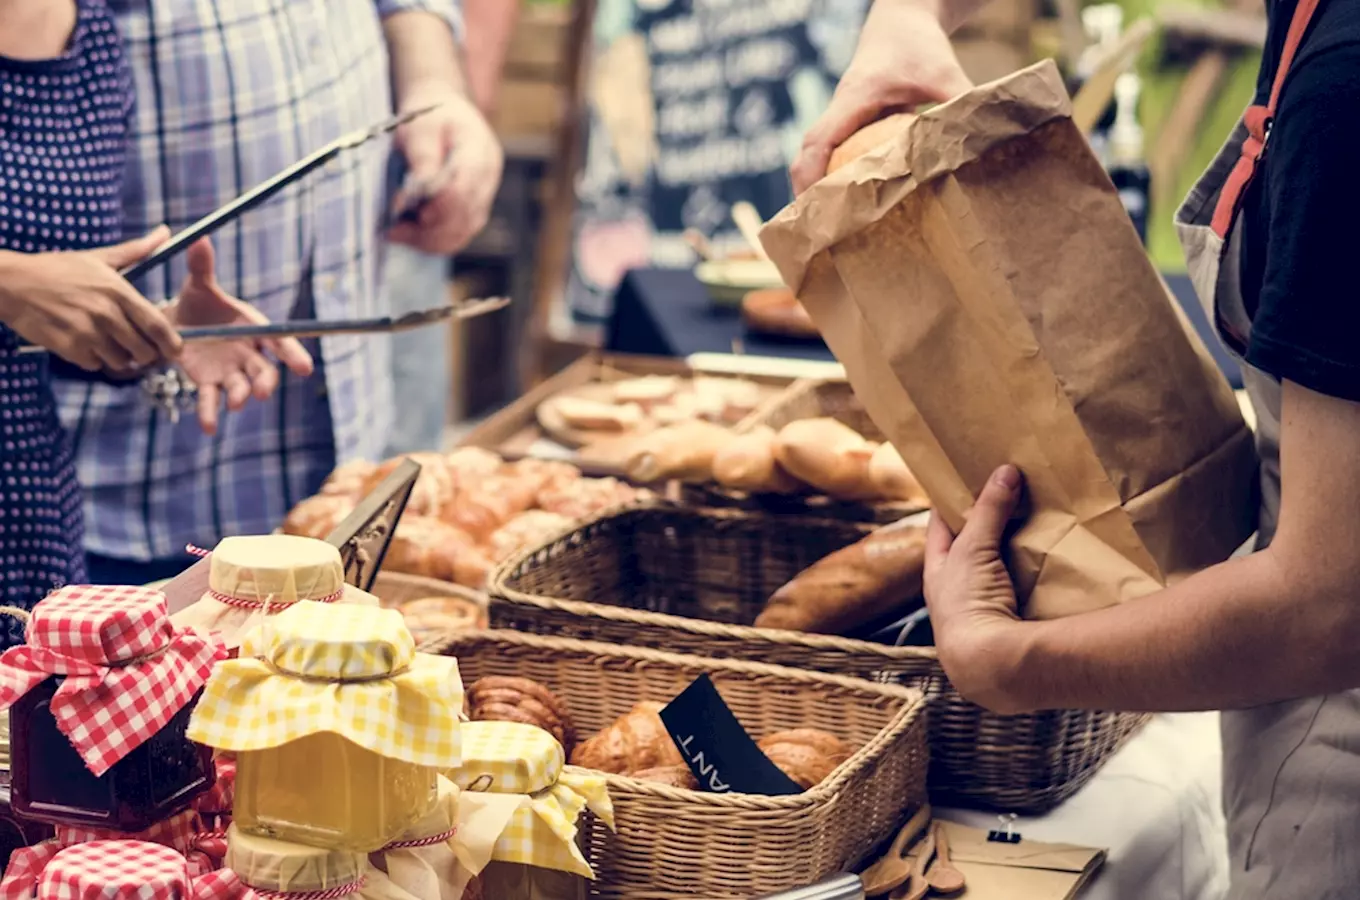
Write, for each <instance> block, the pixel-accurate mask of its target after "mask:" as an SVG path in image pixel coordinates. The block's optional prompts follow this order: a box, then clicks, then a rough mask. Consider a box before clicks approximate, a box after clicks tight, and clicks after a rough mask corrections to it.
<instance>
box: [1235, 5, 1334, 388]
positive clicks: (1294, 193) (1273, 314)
mask: <svg viewBox="0 0 1360 900" xmlns="http://www.w3.org/2000/svg"><path fill="white" fill-rule="evenodd" d="M1295 2H1296V0H1268V5H1269V13H1270V31H1269V37H1268V39H1267V45H1266V52H1265V60H1264V62H1263V64H1262V71H1261V77H1260V80H1259V82H1258V85H1257V102H1258V103H1261V104H1264V103H1265V102H1266V101H1267V100H1268V99H1269V97H1270V88H1271V83H1272V81H1273V80H1274V75H1275V69H1276V63H1277V61H1278V60H1279V58H1280V53H1281V51H1282V48H1283V46H1284V41H1285V35H1286V33H1287V32H1288V30H1289V21H1290V17H1291V16H1292V15H1293V13H1294V7H1295ZM1243 212H1244V216H1245V218H1244V220H1243V224H1242V228H1243V238H1244V240H1243V243H1242V248H1241V249H1242V270H1241V271H1242V276H1243V277H1242V282H1243V284H1242V287H1243V297H1244V299H1245V301H1246V306H1247V313H1248V315H1250V316H1251V319H1252V328H1251V339H1250V341H1249V342H1248V345H1247V348H1246V359H1247V361H1248V362H1249V363H1251V364H1252V365H1253V366H1255V367H1256V368H1258V369H1261V370H1263V371H1265V372H1268V373H1270V374H1271V375H1274V376H1275V377H1277V378H1280V379H1288V380H1289V381H1294V382H1297V383H1298V384H1301V385H1303V386H1304V387H1306V388H1309V389H1311V390H1314V391H1318V392H1320V393H1323V394H1329V395H1331V396H1335V397H1341V398H1344V399H1347V400H1357V401H1360V0H1320V6H1319V8H1318V10H1317V12H1315V13H1314V14H1313V21H1312V24H1311V25H1310V26H1309V30H1308V33H1307V35H1306V36H1305V38H1304V42H1303V44H1302V46H1301V47H1300V49H1299V51H1298V53H1297V55H1296V56H1295V58H1294V64H1293V66H1292V67H1291V69H1290V72H1289V75H1288V77H1287V78H1286V80H1285V86H1284V90H1283V92H1282V93H1281V95H1280V103H1279V106H1278V108H1277V110H1276V114H1275V122H1274V126H1273V128H1272V130H1271V133H1270V139H1269V141H1268V143H1267V146H1266V154H1265V159H1264V162H1263V164H1262V166H1261V167H1260V168H1259V170H1258V173H1257V176H1256V179H1255V181H1254V182H1253V183H1252V186H1251V188H1250V189H1249V191H1248V193H1247V196H1246V198H1245V201H1244V206H1243Z"/></svg>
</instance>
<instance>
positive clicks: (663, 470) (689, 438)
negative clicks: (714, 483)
mask: <svg viewBox="0 0 1360 900" xmlns="http://www.w3.org/2000/svg"><path fill="white" fill-rule="evenodd" d="M731 439H732V433H731V432H729V431H728V430H727V429H726V428H724V427H722V426H721V425H715V424H713V423H711V422H704V421H698V420H695V421H689V422H680V423H678V424H675V425H667V426H666V427H665V428H659V429H657V430H656V431H653V432H651V433H650V434H648V435H647V436H646V437H644V438H643V439H642V441H641V442H640V446H639V448H638V449H637V450H636V451H635V452H634V453H633V455H632V456H631V457H629V459H628V465H627V471H628V476H629V477H630V478H632V479H633V480H634V481H640V482H643V483H649V482H655V481H664V480H666V479H676V480H679V481H707V480H708V479H709V478H711V477H712V475H713V457H714V455H716V454H717V452H718V451H719V450H721V449H722V448H723V447H724V446H725V445H726V444H727V442H728V441H730V440H731Z"/></svg>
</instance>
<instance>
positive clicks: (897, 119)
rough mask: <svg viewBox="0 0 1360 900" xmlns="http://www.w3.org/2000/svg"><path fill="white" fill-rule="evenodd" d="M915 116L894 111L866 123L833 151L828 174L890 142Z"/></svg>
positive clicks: (827, 169) (828, 165) (827, 167)
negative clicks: (875, 120)
mask: <svg viewBox="0 0 1360 900" xmlns="http://www.w3.org/2000/svg"><path fill="white" fill-rule="evenodd" d="M914 118H916V117H915V116H913V115H911V114H910V113H894V114H892V115H890V116H885V117H884V118H882V119H879V120H878V121H877V122H870V123H869V124H868V125H865V126H864V127H863V128H861V129H860V130H859V131H856V132H855V133H854V134H852V135H850V137H848V138H846V140H845V143H843V144H841V145H840V146H839V147H837V148H836V149H835V150H833V151H832V152H831V159H830V161H829V162H828V163H827V166H826V171H827V174H828V175H829V174H831V173H832V172H834V171H836V170H837V169H839V168H840V167H841V166H844V165H848V164H849V163H851V162H854V161H855V160H857V159H859V158H860V157H861V156H863V155H864V154H866V153H868V152H869V151H870V150H877V149H878V148H879V147H881V146H883V145H884V144H886V143H888V142H889V141H891V140H892V139H893V138H895V137H897V136H898V135H899V134H901V133H902V130H903V129H904V128H906V127H907V125H908V124H910V123H911V120H912V119H914Z"/></svg>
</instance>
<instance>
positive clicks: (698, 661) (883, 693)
mask: <svg viewBox="0 0 1360 900" xmlns="http://www.w3.org/2000/svg"><path fill="white" fill-rule="evenodd" d="M477 644H491V645H496V644H500V645H505V644H513V645H518V646H521V647H527V648H533V649H537V650H544V651H549V652H552V651H557V652H565V653H569V654H573V655H579V656H594V657H604V658H608V659H615V660H628V661H633V662H643V663H650V664H653V665H657V666H670V667H672V668H681V669H700V670H706V671H715V670H718V671H724V672H731V673H735V674H738V675H748V676H750V677H752V678H773V679H780V680H783V681H789V682H794V683H797V684H801V685H805V686H817V685H821V686H824V687H828V688H832V687H834V688H837V689H839V690H844V691H851V692H854V693H858V694H862V695H865V696H866V697H867V696H873V697H877V698H880V699H881V698H887V699H891V700H900V701H901V705H900V706H899V707H898V708H897V710H896V711H895V712H893V713H891V715H890V716H889V718H888V721H887V722H886V723H885V724H884V726H883V727H882V728H880V729H879V730H878V732H877V733H876V734H875V735H874V736H873V737H872V738H870V739H869V740H868V741H866V742H865V743H864V744H862V745H861V746H860V747H859V748H858V749H856V750H855V752H854V753H852V754H850V757H849V758H848V759H847V760H846V761H845V762H843V763H841V764H840V765H839V766H837V767H836V768H835V770H833V771H832V773H831V774H830V775H828V776H827V777H826V778H825V779H824V780H823V781H822V782H821V783H819V784H817V785H816V786H814V787H813V788H812V789H811V790H807V791H803V792H802V793H799V794H788V795H784V796H764V795H760V794H738V793H735V792H731V793H712V792H708V791H694V790H688V789H685V788H674V787H670V786H669V785H664V784H657V783H655V782H649V781H639V780H638V779H636V778H631V777H629V776H626V775H611V774H607V773H605V780H606V783H607V784H608V785H609V787H610V790H611V791H613V790H615V789H616V788H617V789H619V790H620V791H621V792H623V793H627V794H643V795H651V796H654V797H659V798H662V799H666V800H672V801H676V800H680V801H686V802H698V803H703V804H705V805H707V806H711V807H714V808H718V809H732V810H756V811H766V812H770V811H786V810H792V809H804V808H808V807H814V806H818V805H821V804H823V803H826V802H828V801H830V800H831V799H832V798H833V797H834V796H836V795H837V794H839V793H840V792H841V791H842V790H843V789H844V788H845V787H846V786H847V785H848V784H849V783H850V782H852V781H853V780H854V779H855V778H856V777H857V776H858V775H859V773H860V772H861V770H863V769H864V768H865V767H867V766H868V765H869V763H870V762H871V761H872V760H873V759H875V758H877V757H878V756H880V755H882V754H884V753H886V752H888V751H889V750H890V748H891V747H892V745H893V744H894V743H896V742H897V741H898V740H900V739H901V738H902V736H903V735H904V734H905V733H906V732H907V731H909V730H910V729H911V728H913V727H917V725H918V723H919V724H920V727H925V725H924V722H921V721H920V720H922V719H924V717H925V716H926V715H927V712H928V705H927V703H928V701H927V700H926V696H925V693H924V692H923V691H921V690H918V689H916V688H908V687H903V686H901V685H897V684H880V683H877V682H873V681H868V680H866V679H863V678H850V677H848V676H845V675H831V674H827V673H823V672H813V671H809V670H805V669H793V668H789V667H787V666H775V665H770V664H769V663H761V662H750V661H747V660H739V659H714V658H710V657H705V656H693V655H690V654H685V653H671V652H669V651H666V650H652V649H650V648H647V647H634V646H631V645H628V644H605V643H601V642H598V641H582V640H577V639H576V638H564V637H545V636H543V635H536V634H524V633H522V632H518V631H503V630H498V629H487V630H485V631H461V632H451V633H449V634H447V635H446V636H445V639H444V640H442V641H439V642H437V643H430V644H427V645H426V652H438V653H441V654H444V655H447V656H453V657H454V658H455V659H456V658H457V655H458V654H457V651H458V649H459V648H460V647H471V646H475V645H477ZM592 771H593V770H592Z"/></svg>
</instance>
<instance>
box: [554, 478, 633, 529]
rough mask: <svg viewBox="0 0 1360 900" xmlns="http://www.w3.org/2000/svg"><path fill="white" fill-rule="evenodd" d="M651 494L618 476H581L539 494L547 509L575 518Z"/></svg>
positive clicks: (578, 518)
mask: <svg viewBox="0 0 1360 900" xmlns="http://www.w3.org/2000/svg"><path fill="white" fill-rule="evenodd" d="M650 496H651V492H650V491H645V490H640V489H638V488H635V487H633V486H632V485H630V484H626V483H625V482H622V481H619V480H618V479H617V478H580V479H577V480H576V481H570V482H567V483H565V484H561V485H558V486H557V487H555V488H545V489H544V490H543V491H541V492H540V493H539V495H538V505H539V506H540V507H541V508H542V509H543V510H545V511H547V512H551V513H557V514H558V515H560V516H565V517H566V518H568V519H571V520H574V521H575V520H580V519H585V518H588V517H590V516H593V515H595V514H596V513H598V512H603V511H604V510H606V509H612V508H614V507H616V506H623V505H624V504H627V503H634V502H637V501H639V500H643V499H646V498H647V497H650Z"/></svg>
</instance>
